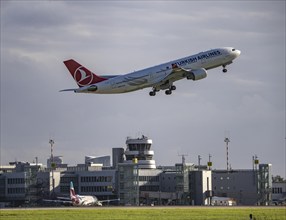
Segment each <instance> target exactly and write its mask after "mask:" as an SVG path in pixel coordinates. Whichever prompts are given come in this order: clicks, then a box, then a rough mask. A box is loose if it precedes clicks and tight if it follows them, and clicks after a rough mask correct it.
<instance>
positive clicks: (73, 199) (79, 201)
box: [43, 182, 119, 206]
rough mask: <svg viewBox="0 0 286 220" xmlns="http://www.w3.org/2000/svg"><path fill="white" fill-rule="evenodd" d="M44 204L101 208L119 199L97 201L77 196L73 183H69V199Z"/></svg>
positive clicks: (87, 196) (90, 197) (88, 197)
mask: <svg viewBox="0 0 286 220" xmlns="http://www.w3.org/2000/svg"><path fill="white" fill-rule="evenodd" d="M43 201H44V202H49V203H56V204H61V205H74V206H102V204H103V203H105V202H112V201H119V199H111V200H98V199H97V197H96V196H91V195H86V196H85V195H77V194H76V193H75V190H74V187H73V183H72V182H70V197H69V198H68V197H57V200H43Z"/></svg>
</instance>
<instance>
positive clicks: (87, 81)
mask: <svg viewBox="0 0 286 220" xmlns="http://www.w3.org/2000/svg"><path fill="white" fill-rule="evenodd" d="M64 64H65V65H66V67H67V68H68V70H69V72H70V74H71V75H72V77H73V78H74V80H75V81H76V83H77V84H78V86H79V87H82V86H87V85H91V84H95V83H98V82H101V81H104V80H106V78H103V77H100V76H97V75H95V74H94V73H92V72H91V71H89V70H88V69H87V68H85V67H84V66H82V65H80V64H79V63H77V62H76V61H74V60H66V61H64Z"/></svg>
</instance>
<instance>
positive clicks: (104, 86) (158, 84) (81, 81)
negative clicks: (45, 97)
mask: <svg viewBox="0 0 286 220" xmlns="http://www.w3.org/2000/svg"><path fill="white" fill-rule="evenodd" d="M239 55H240V51H239V50H236V49H234V48H232V47H222V48H217V49H212V50H208V51H205V52H201V53H198V54H195V55H192V56H188V57H184V58H181V59H177V60H174V61H170V62H167V63H163V64H160V65H157V66H153V67H149V68H147V69H143V70H139V71H135V72H133V73H128V74H125V75H116V76H114V75H105V76H99V75H96V74H94V73H92V72H91V71H90V70H88V69H87V68H85V67H84V66H82V65H80V64H79V63H77V62H76V61H74V60H67V61H64V64H65V65H66V67H67V68H68V70H69V72H70V73H71V75H72V77H73V78H74V80H75V81H76V82H77V84H78V86H79V88H77V89H65V90H61V91H74V92H76V93H98V94H115V93H125V92H132V91H136V90H139V89H144V88H147V87H152V91H150V93H149V94H150V96H155V95H156V92H158V91H160V90H166V91H165V93H166V95H170V94H172V91H173V90H176V86H174V85H173V83H174V82H175V81H177V80H180V79H184V78H186V79H191V80H194V81H196V80H200V79H203V78H206V77H207V70H209V69H213V68H216V67H220V66H222V67H223V70H222V71H223V72H227V69H226V68H225V67H226V66H227V65H229V64H231V63H232V61H233V60H234V59H235V58H237V57H238V56H239Z"/></svg>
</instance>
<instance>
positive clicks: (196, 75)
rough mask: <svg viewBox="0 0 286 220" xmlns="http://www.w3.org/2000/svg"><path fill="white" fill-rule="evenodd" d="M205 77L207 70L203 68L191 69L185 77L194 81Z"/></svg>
mask: <svg viewBox="0 0 286 220" xmlns="http://www.w3.org/2000/svg"><path fill="white" fill-rule="evenodd" d="M206 77H207V71H206V69H205V68H201V69H197V70H192V71H191V72H190V75H189V76H188V77H187V79H192V80H194V81H196V80H200V79H204V78H206Z"/></svg>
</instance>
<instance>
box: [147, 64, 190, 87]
mask: <svg viewBox="0 0 286 220" xmlns="http://www.w3.org/2000/svg"><path fill="white" fill-rule="evenodd" d="M191 74H192V69H185V68H181V67H173V69H172V72H171V73H170V74H169V75H167V76H165V77H164V78H162V79H159V80H158V81H157V82H155V83H154V84H153V85H152V86H153V87H155V88H158V89H167V88H169V86H170V85H171V84H172V83H173V82H175V81H177V80H180V79H183V78H185V77H188V76H190V75H191Z"/></svg>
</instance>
